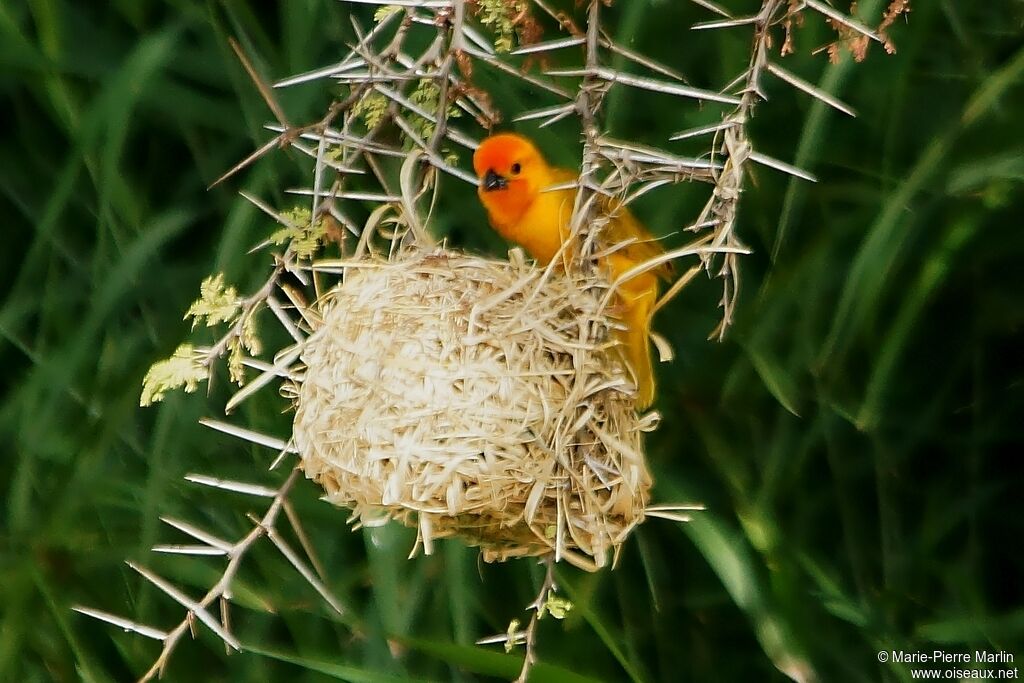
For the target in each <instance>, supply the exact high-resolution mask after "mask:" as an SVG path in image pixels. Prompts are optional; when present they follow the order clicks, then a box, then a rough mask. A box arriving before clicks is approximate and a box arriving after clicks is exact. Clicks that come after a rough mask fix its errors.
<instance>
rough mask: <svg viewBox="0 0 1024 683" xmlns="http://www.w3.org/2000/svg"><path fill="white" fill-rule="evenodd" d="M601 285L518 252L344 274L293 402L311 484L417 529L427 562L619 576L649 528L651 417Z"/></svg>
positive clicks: (350, 267)
mask: <svg viewBox="0 0 1024 683" xmlns="http://www.w3.org/2000/svg"><path fill="white" fill-rule="evenodd" d="M513 254H514V255H515V254H516V252H513ZM606 289H607V285H606V283H604V282H602V281H601V280H600V279H599V278H598V277H596V276H592V277H584V276H573V277H571V278H570V277H568V276H565V275H559V274H556V273H553V272H544V271H542V270H540V269H538V268H536V267H535V266H533V265H530V264H527V263H525V262H524V260H523V259H522V258H521V257H518V258H516V257H515V256H514V257H513V258H512V259H511V261H498V260H492V259H485V258H480V257H476V256H470V255H465V254H461V253H458V252H453V251H447V250H439V251H435V252H432V253H423V252H420V251H411V252H409V253H406V254H403V255H399V256H397V257H392V259H390V260H382V259H368V260H363V261H357V262H351V263H349V264H346V267H345V272H344V276H343V282H342V284H340V285H338V286H337V287H335V288H334V289H333V290H331V291H330V292H329V293H328V294H327V295H326V296H324V297H323V298H322V299H321V301H320V302H318V305H317V311H316V314H317V315H316V316H312V317H314V318H316V319H317V321H318V322H317V325H316V327H315V329H314V330H313V333H312V335H311V336H310V337H309V339H308V340H307V342H306V344H305V348H304V352H303V355H302V363H303V364H304V365H305V368H306V369H305V373H304V374H303V377H302V380H301V381H300V382H299V383H298V385H297V386H295V387H294V391H293V392H292V393H293V395H294V396H295V397H296V398H295V403H296V415H295V422H294V431H293V438H294V442H295V445H296V447H297V448H298V450H299V452H300V454H301V458H302V465H303V468H304V470H305V473H306V475H307V476H308V477H310V478H312V479H314V480H315V481H317V482H318V483H320V484H321V485H322V486H323V487H324V490H325V491H326V498H327V500H329V501H330V502H332V503H335V504H337V505H340V506H343V507H346V508H350V509H351V510H352V520H353V521H354V522H355V523H357V524H360V525H372V524H380V523H383V522H385V521H387V520H389V519H395V520H397V521H399V522H400V523H402V524H405V525H408V526H411V527H414V528H417V529H418V530H419V541H420V542H422V543H423V546H424V548H425V550H426V551H427V552H429V551H430V549H431V544H432V541H433V540H434V539H437V538H443V537H449V536H458V537H460V538H461V539H463V540H464V541H466V542H467V543H469V544H471V545H475V546H479V547H480V548H481V550H482V552H483V557H484V559H485V560H486V561H500V560H505V559H508V558H512V557H520V556H528V555H544V554H554V555H555V557H556V559H566V560H568V561H570V562H572V563H573V564H576V565H578V566H580V567H583V568H586V569H589V570H594V569H597V568H599V567H602V566H605V565H607V564H608V563H609V562H610V561H611V560H613V559H614V556H615V551H616V550H617V549H618V547H619V546H620V545H621V544H622V542H623V541H624V540H625V538H626V537H627V535H628V534H629V532H630V531H631V530H632V529H633V527H634V526H635V525H636V524H637V523H639V522H640V521H642V520H643V518H644V510H645V508H646V506H647V502H648V500H649V489H650V486H651V478H650V475H649V473H648V470H647V466H646V463H645V459H644V455H643V447H642V432H644V431H649V430H650V429H652V428H653V427H654V423H655V421H656V419H657V418H656V416H655V415H653V414H652V415H648V416H644V417H639V416H638V415H637V413H636V411H635V410H634V406H633V395H632V392H633V387H632V384H631V382H630V381H629V379H628V374H627V373H626V372H625V370H624V369H623V367H622V365H621V363H620V362H619V361H618V354H617V353H616V350H615V349H614V348H613V345H614V342H613V341H612V339H613V335H611V334H610V331H611V327H612V325H613V324H614V323H613V321H612V320H611V319H610V318H609V317H608V315H607V313H606V312H605V311H603V310H602V308H601V301H602V296H603V294H604V293H605V291H606Z"/></svg>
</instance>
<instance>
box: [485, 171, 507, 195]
mask: <svg viewBox="0 0 1024 683" xmlns="http://www.w3.org/2000/svg"><path fill="white" fill-rule="evenodd" d="M506 187H508V180H507V179H506V178H504V177H503V176H500V175H498V174H497V173H495V172H494V171H493V170H488V171H487V173H485V174H484V190H485V191H486V192H492V191H494V190H504V189H505V188H506Z"/></svg>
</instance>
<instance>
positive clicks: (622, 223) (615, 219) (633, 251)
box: [551, 168, 673, 281]
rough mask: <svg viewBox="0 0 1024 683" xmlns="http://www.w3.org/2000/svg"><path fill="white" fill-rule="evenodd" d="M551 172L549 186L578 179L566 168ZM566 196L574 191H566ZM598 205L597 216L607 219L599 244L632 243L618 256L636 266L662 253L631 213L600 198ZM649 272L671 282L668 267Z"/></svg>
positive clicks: (670, 271)
mask: <svg viewBox="0 0 1024 683" xmlns="http://www.w3.org/2000/svg"><path fill="white" fill-rule="evenodd" d="M551 171H552V172H551V179H552V183H553V184H560V183H567V182H569V181H573V180H576V179H577V178H578V177H579V176H578V174H577V173H576V171H572V170H570V169H567V168H553V169H551ZM566 192H574V191H573V190H566ZM600 205H601V212H602V213H603V214H605V215H606V216H608V217H609V218H610V219H611V220H609V221H608V223H607V224H606V225H605V227H604V231H603V234H602V235H601V241H602V242H603V243H604V244H606V245H608V246H611V245H615V244H618V243H619V242H625V241H627V240H629V239H632V240H633V241H632V242H630V243H629V244H628V245H627V246H625V247H622V248H621V249H620V250H619V251H618V253H619V254H621V255H623V256H625V257H626V258H627V259H628V260H630V261H632V262H634V263H636V264H640V263H644V262H645V261H648V260H650V259H652V258H656V257H657V256H660V255H661V254H663V253H664V252H665V250H664V249H662V247H661V243H660V242H658V240H656V239H655V238H654V236H653V235H651V233H650V232H649V231H648V230H647V228H645V227H644V226H643V224H642V223H641V222H640V221H638V220H637V219H636V216H634V215H633V212H631V211H630V210H629V209H628V208H626V207H624V206H622V204H621V202H620V201H619V200H618V199H616V198H613V197H607V196H602V197H601V200H600ZM652 272H653V273H654V274H655V275H657V276H658V277H660V278H661V279H663V280H666V281H671V279H672V275H673V268H672V263H671V262H666V263H664V264H662V265H660V266H658V267H657V268H655V269H653V271H652Z"/></svg>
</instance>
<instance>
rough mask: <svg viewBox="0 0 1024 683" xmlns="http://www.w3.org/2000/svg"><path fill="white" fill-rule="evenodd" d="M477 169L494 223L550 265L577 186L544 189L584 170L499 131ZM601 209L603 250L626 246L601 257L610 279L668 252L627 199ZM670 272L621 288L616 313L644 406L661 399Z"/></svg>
mask: <svg viewBox="0 0 1024 683" xmlns="http://www.w3.org/2000/svg"><path fill="white" fill-rule="evenodd" d="M473 169H474V170H475V171H476V174H477V176H478V178H479V181H480V183H479V185H478V187H477V194H478V196H479V197H480V201H481V203H482V204H483V206H484V208H485V209H486V211H487V216H488V219H489V221H490V224H491V227H493V228H494V229H495V230H496V231H497V232H498V234H500V235H501V236H502V237H504V238H505V239H507V240H510V241H512V242H515V243H516V244H519V245H520V246H522V247H523V248H524V249H526V251H527V252H529V254H530V256H532V257H533V258H534V259H535V260H536V261H537V263H538V264H539V265H542V266H546V265H548V264H549V263H550V262H551V260H552V259H553V258H555V256H556V255H557V254H558V253H559V250H560V249H561V248H562V245H563V243H564V242H566V240H568V239H569V236H570V230H571V227H570V219H571V216H572V210H573V204H574V202H575V196H576V190H575V188H571V187H570V188H565V189H556V190H549V191H546V192H545V191H544V190H545V189H546V188H549V187H551V186H554V185H560V184H566V183H569V182H572V181H575V180H576V179H577V178H578V174H577V173H576V172H575V171H572V170H569V169H565V168H558V167H554V166H551V165H550V164H548V162H547V161H546V160H545V158H544V155H543V154H542V153H541V151H540V150H539V149H538V148H537V146H536V145H534V144H533V142H531V141H530V140H529V139H528V138H526V137H524V136H522V135H519V134H516V133H498V134H495V135H491V136H490V137H488V138H486V139H485V140H483V141H482V142H481V143H480V146H479V147H478V148H477V149H476V151H475V152H474V154H473ZM601 209H602V211H603V212H604V213H606V214H607V215H608V217H609V220H608V222H607V224H605V226H604V227H603V228H602V231H601V235H600V239H601V244H600V247H599V250H598V251H599V252H600V251H601V250H602V249H604V248H610V247H612V246H614V245H616V244H620V243H626V244H625V245H624V246H622V247H621V248H618V249H614V250H611V251H610V252H609V253H607V254H606V255H604V256H601V257H600V258H599V259H598V265H599V267H601V268H603V269H604V270H605V271H606V272H605V275H606V277H608V278H609V279H610V280H612V281H614V280H615V279H617V278H618V277H619V276H621V275H622V274H623V273H625V272H626V271H628V270H630V269H631V268H633V267H635V266H637V265H638V264H641V263H644V262H646V261H648V260H650V259H652V258H655V257H657V256H658V255H659V254H662V253H663V250H662V248H661V246H660V245H659V244H658V242H657V241H655V240H654V238H653V237H652V236H651V234H650V233H649V232H648V231H647V229H646V228H645V227H644V226H643V225H642V224H641V223H640V221H639V220H637V219H636V217H635V216H633V214H632V212H630V211H629V209H627V208H626V207H625V206H623V205H622V204H621V202H617V201H615V200H611V199H607V200H604V201H603V202H602V204H601ZM572 248H574V247H573V246H572V245H569V246H567V249H569V250H571V249H572ZM563 253H564V252H563ZM570 256H571V254H570ZM670 275H671V267H670V266H669V265H668V264H667V263H665V264H661V265H660V266H658V267H657V268H653V269H651V270H648V271H645V272H643V273H641V274H640V275H637V276H635V277H632V278H631V279H629V280H627V281H625V282H624V283H622V284H621V285H620V286H619V288H618V290H617V295H618V296H617V298H618V301H617V306H616V307H615V309H616V311H617V312H616V313H615V317H616V318H617V319H618V322H620V323H622V325H623V327H624V329H622V330H620V331H618V332H617V337H618V339H619V342H620V346H621V349H622V354H623V360H624V361H625V364H626V365H627V366H628V367H629V369H630V371H631V372H632V374H633V377H634V380H635V383H636V406H637V408H639V409H640V410H644V409H646V408H648V407H650V405H651V404H652V403H653V402H654V396H655V384H654V369H653V368H652V366H651V354H650V329H651V315H652V313H653V310H654V305H655V303H656V302H657V300H658V278H659V277H662V278H664V279H666V280H668V279H669V277H670Z"/></svg>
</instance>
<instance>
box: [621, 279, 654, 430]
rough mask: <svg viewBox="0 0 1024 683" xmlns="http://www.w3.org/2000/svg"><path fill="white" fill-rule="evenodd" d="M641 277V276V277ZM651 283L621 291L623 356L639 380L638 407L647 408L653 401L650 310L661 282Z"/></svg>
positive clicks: (637, 380)
mask: <svg viewBox="0 0 1024 683" xmlns="http://www.w3.org/2000/svg"><path fill="white" fill-rule="evenodd" d="M638 279H639V278H638ZM650 279H651V280H652V282H651V286H649V287H643V288H637V289H633V288H629V289H626V290H625V291H623V292H622V293H621V295H620V298H621V299H622V302H621V303H622V307H623V309H624V310H623V314H622V322H623V324H624V325H625V328H626V329H625V330H623V331H622V332H621V333H620V334H621V336H620V340H621V342H622V345H623V356H624V357H625V358H624V359H625V361H626V364H627V365H628V366H629V368H630V370H632V371H633V377H634V379H635V381H636V396H637V398H636V407H637V408H639V409H640V410H645V409H647V408H649V407H650V405H651V404H652V403H653V402H654V388H655V387H654V368H653V367H652V366H651V351H650V326H651V311H652V310H653V308H654V304H655V302H656V301H657V298H658V283H657V280H655V279H654V278H650Z"/></svg>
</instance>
